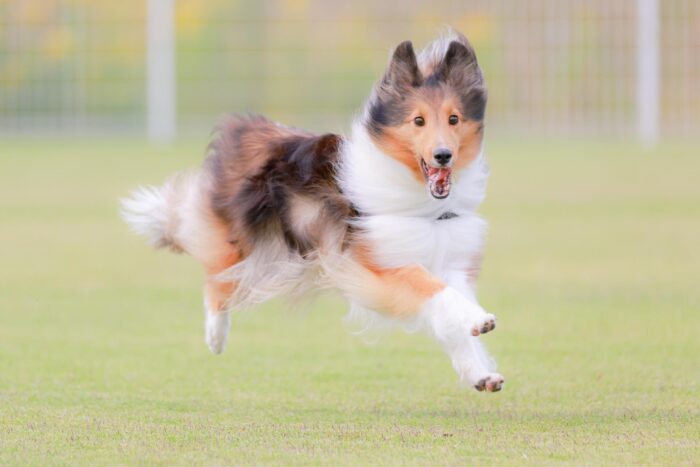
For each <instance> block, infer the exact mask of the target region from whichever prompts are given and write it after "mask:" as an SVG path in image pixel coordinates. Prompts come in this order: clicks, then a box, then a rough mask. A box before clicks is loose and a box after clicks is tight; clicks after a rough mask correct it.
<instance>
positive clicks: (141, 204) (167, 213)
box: [121, 179, 185, 253]
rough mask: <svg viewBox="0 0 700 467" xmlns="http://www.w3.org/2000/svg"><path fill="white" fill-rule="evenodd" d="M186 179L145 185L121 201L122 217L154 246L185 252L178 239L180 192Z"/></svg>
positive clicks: (133, 229)
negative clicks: (156, 184)
mask: <svg viewBox="0 0 700 467" xmlns="http://www.w3.org/2000/svg"><path fill="white" fill-rule="evenodd" d="M184 182H185V180H182V179H172V180H169V181H168V182H166V183H165V184H164V185H162V186H159V187H156V186H144V187H139V188H138V189H136V190H134V191H133V192H132V193H131V194H130V196H129V197H127V198H123V199H122V200H121V216H122V218H123V219H124V221H125V222H126V223H127V224H128V225H129V227H130V228H131V230H132V231H133V232H135V233H137V234H139V235H142V236H144V237H146V239H147V240H148V242H149V243H150V244H151V246H153V247H154V248H169V249H170V250H172V251H175V252H178V253H179V252H182V251H183V246H182V245H180V244H179V243H178V241H177V238H176V237H177V231H178V225H179V223H180V217H179V215H178V207H179V204H180V200H181V199H182V196H181V193H180V191H181V190H182V188H184V187H182V184H183V183H184Z"/></svg>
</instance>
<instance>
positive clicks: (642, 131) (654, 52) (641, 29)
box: [637, 0, 660, 147]
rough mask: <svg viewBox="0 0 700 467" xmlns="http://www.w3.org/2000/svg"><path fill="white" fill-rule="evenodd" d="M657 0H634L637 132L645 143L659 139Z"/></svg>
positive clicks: (650, 143)
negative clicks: (635, 14) (635, 12)
mask: <svg viewBox="0 0 700 467" xmlns="http://www.w3.org/2000/svg"><path fill="white" fill-rule="evenodd" d="M659 23H660V20H659V0H637V134H638V136H639V139H640V141H641V142H642V144H644V145H645V146H647V147H651V146H654V145H655V144H656V143H657V142H658V139H659V92H660V89H659V82H660V63H659Z"/></svg>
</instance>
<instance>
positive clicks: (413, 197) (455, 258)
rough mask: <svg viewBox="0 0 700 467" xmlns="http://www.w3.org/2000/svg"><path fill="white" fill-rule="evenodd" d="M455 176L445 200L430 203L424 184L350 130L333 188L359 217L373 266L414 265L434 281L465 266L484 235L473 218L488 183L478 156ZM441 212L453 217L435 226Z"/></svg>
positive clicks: (359, 132)
mask: <svg viewBox="0 0 700 467" xmlns="http://www.w3.org/2000/svg"><path fill="white" fill-rule="evenodd" d="M455 175H456V178H455V179H454V180H453V183H452V189H451V192H450V196H449V197H448V198H447V199H443V200H437V199H434V198H432V197H431V196H430V194H429V192H428V189H427V186H426V185H425V183H421V182H420V181H418V180H416V179H415V177H414V175H413V174H412V173H411V172H410V171H409V169H408V168H407V167H406V166H405V165H403V164H401V163H400V162H398V161H396V160H395V159H393V158H391V157H389V156H387V155H386V154H384V153H382V152H381V151H380V150H379V149H378V148H377V147H376V146H375V145H374V144H373V143H372V141H371V139H370V138H369V136H368V135H367V133H366V131H365V130H364V128H363V127H362V126H361V125H355V128H354V131H353V138H352V139H351V140H350V141H348V142H347V143H346V144H345V146H344V147H343V159H342V164H341V167H340V180H339V182H340V184H341V187H342V189H343V192H344V193H345V195H346V196H347V197H348V198H349V199H350V201H351V202H352V203H353V204H354V205H355V206H356V207H357V209H358V210H359V211H360V212H361V213H362V216H361V217H360V219H359V221H358V227H359V231H360V232H361V236H362V240H363V242H365V243H367V244H368V245H369V246H370V248H371V251H372V256H373V259H374V260H375V261H377V262H378V263H379V266H382V267H387V268H391V267H400V266H407V265H411V264H420V265H422V266H424V267H426V268H427V269H429V270H430V271H432V272H433V273H435V274H437V275H443V274H447V273H449V272H450V271H455V270H464V269H466V268H467V267H468V266H469V264H470V262H471V261H472V260H473V258H474V256H475V255H477V254H478V253H479V252H480V250H481V248H482V246H483V236H484V231H485V229H486V223H485V222H484V221H483V220H482V219H481V218H479V217H478V216H477V214H476V209H477V208H478V206H479V205H480V204H481V202H482V200H483V199H484V195H485V191H486V180H487V178H488V167H487V165H486V162H485V159H484V157H483V155H480V156H479V157H478V158H477V159H476V160H475V161H474V162H472V164H471V165H470V166H469V167H468V168H466V169H463V170H462V171H461V172H460V173H459V174H455ZM446 212H450V213H453V214H455V215H456V217H452V218H450V219H442V220H438V217H440V216H441V215H442V214H444V213H446Z"/></svg>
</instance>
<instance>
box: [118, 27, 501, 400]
mask: <svg viewBox="0 0 700 467" xmlns="http://www.w3.org/2000/svg"><path fill="white" fill-rule="evenodd" d="M486 99H487V93H486V87H485V84H484V77H483V74H482V72H481V69H480V68H479V65H478V63H477V59H476V55H475V52H474V49H473V48H472V46H471V45H470V44H469V42H468V41H467V39H466V38H465V37H464V36H463V35H461V34H459V33H456V32H450V33H449V34H447V35H446V36H444V37H440V38H439V39H437V40H436V41H434V42H433V43H432V44H430V45H429V46H428V47H426V48H425V49H424V50H422V51H421V52H420V53H419V54H418V55H416V54H415V52H414V49H413V45H412V43H411V42H410V41H406V42H403V43H401V44H399V45H398V46H397V47H396V49H395V50H394V52H393V54H392V56H391V59H390V61H389V64H388V66H387V69H386V71H385V73H384V75H383V77H382V78H381V80H380V81H379V82H378V83H377V84H376V85H375V86H374V89H373V91H372V93H371V96H370V98H369V99H368V101H367V103H366V105H365V108H364V112H363V113H362V116H361V117H360V118H359V119H358V120H357V121H355V122H354V124H353V127H352V131H351V134H350V135H348V136H340V135H336V134H324V135H315V134H312V133H309V132H307V131H304V130H300V129H297V128H293V127H289V126H284V125H281V124H278V123H275V122H272V121H270V120H267V119H266V118H264V117H261V116H230V117H227V118H225V119H224V120H223V121H222V122H221V124H220V125H219V126H218V129H217V131H216V133H215V136H214V138H213V141H212V142H211V144H210V145H209V148H208V154H207V158H206V161H205V162H204V165H203V167H202V168H201V169H200V170H198V171H197V172H194V173H191V174H183V175H178V176H176V177H174V178H172V179H171V180H170V181H168V182H166V183H165V184H164V185H162V186H159V187H142V188H139V189H138V190H136V191H135V192H133V193H132V195H131V197H129V198H127V199H125V200H123V201H122V214H123V217H124V219H125V220H126V222H127V223H128V224H129V225H130V226H131V227H132V229H133V230H134V231H136V232H137V233H140V234H143V235H144V236H145V237H147V238H148V239H149V241H150V243H151V244H152V245H153V246H154V247H156V248H167V249H170V250H172V251H174V252H178V253H180V252H183V253H187V254H188V255H190V256H192V257H193V258H194V259H195V260H197V261H198V262H199V263H201V264H202V266H203V268H204V271H205V274H206V281H205V284H204V307H205V310H206V312H205V314H206V318H205V335H206V342H207V344H208V346H209V348H210V349H211V351H212V352H214V353H217V354H218V353H220V352H222V351H223V349H224V346H225V344H226V339H227V335H228V331H229V324H230V323H229V321H230V316H229V315H230V311H231V310H232V309H235V308H242V307H249V306H252V305H255V304H258V303H260V302H263V301H265V300H268V299H270V298H272V297H274V296H279V295H297V294H305V293H306V292H309V291H310V290H311V289H314V288H321V287H329V286H330V287H332V288H335V289H337V290H339V291H340V292H341V293H342V294H343V295H344V296H345V297H346V298H347V299H348V300H349V302H350V304H351V306H350V313H351V316H353V317H359V318H364V319H365V320H366V322H368V323H377V322H387V321H390V322H392V323H394V324H398V325H400V326H403V327H409V328H411V329H418V328H420V329H423V330H426V331H427V332H428V333H429V334H430V335H432V336H433V337H434V338H435V339H436V340H437V341H438V342H439V343H440V345H441V346H442V347H443V348H444V350H445V352H446V353H447V354H448V355H449V357H450V359H451V360H452V364H453V366H454V368H455V370H456V372H457V374H458V375H459V378H460V380H461V381H462V382H464V383H466V384H469V385H471V386H473V387H475V388H476V389H477V390H479V391H489V392H496V391H499V390H501V388H502V387H503V384H504V378H503V377H502V376H501V375H500V374H498V373H496V372H495V371H494V367H495V364H494V362H493V360H492V359H491V358H490V357H489V355H488V354H487V353H486V351H485V349H484V347H483V346H482V344H481V342H480V339H479V336H480V335H481V334H484V333H487V332H489V331H492V330H493V329H494V328H495V325H496V318H495V317H494V315H492V314H490V313H487V312H486V311H484V309H483V308H482V307H481V306H480V305H479V303H478V302H477V299H476V296H475V282H476V279H477V276H478V273H479V270H480V266H481V257H482V249H483V243H484V241H483V237H484V231H485V227H486V224H485V222H484V221H483V220H482V219H481V218H480V217H479V216H478V215H477V213H476V210H477V208H478V206H479V205H480V203H481V202H482V201H483V199H484V195H485V189H486V179H487V177H488V167H487V164H486V160H485V156H484V153H483V133H484V114H485V108H486Z"/></svg>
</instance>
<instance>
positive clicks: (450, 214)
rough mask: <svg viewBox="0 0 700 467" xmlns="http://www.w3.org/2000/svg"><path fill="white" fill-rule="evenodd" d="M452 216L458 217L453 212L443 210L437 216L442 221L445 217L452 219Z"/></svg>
mask: <svg viewBox="0 0 700 467" xmlns="http://www.w3.org/2000/svg"><path fill="white" fill-rule="evenodd" d="M453 217H458V216H457V214H455V213H454V212H452V211H445V212H443V213H442V214H440V217H438V218H437V220H439V221H444V220H445V219H452V218H453Z"/></svg>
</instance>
